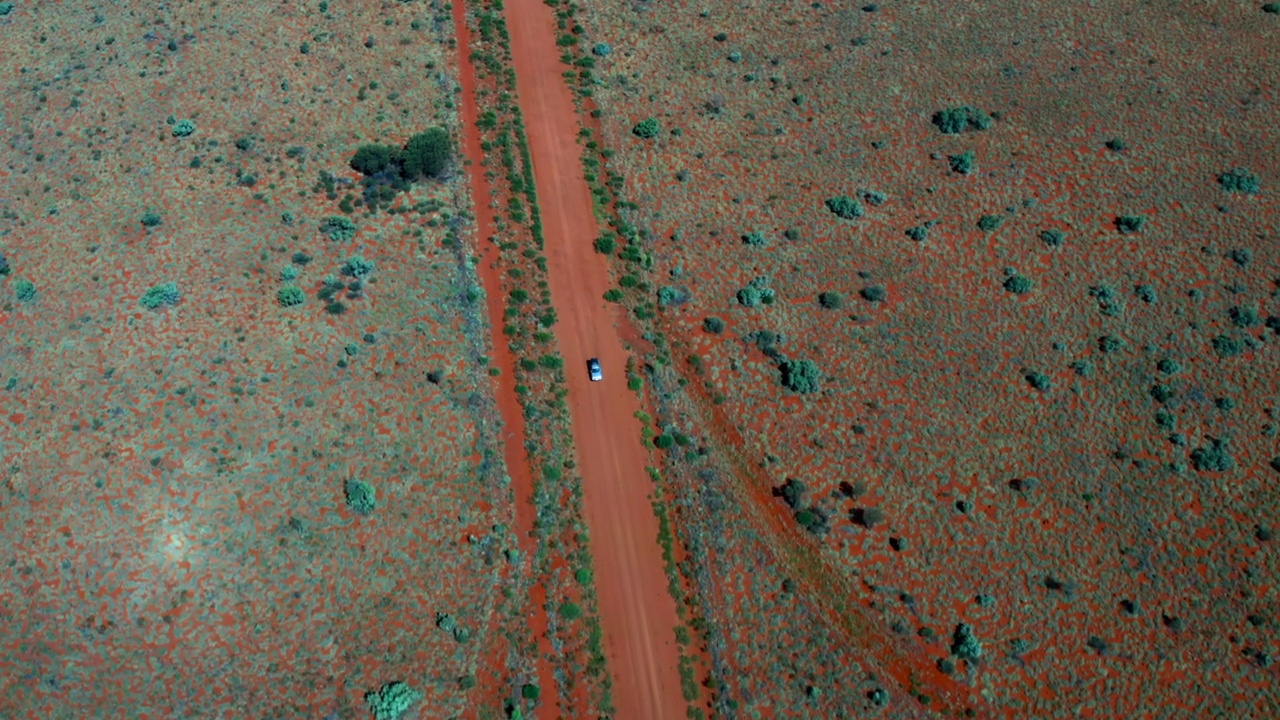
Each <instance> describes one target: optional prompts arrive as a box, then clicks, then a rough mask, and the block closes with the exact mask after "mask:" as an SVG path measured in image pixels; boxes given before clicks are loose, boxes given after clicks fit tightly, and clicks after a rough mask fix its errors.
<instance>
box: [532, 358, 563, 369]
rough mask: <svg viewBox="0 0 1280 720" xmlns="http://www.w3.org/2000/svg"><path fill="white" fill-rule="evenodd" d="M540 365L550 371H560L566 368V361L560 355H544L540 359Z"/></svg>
mask: <svg viewBox="0 0 1280 720" xmlns="http://www.w3.org/2000/svg"><path fill="white" fill-rule="evenodd" d="M538 364H539V365H541V366H542V367H544V368H546V369H548V370H559V369H560V368H562V367H564V359H563V358H561V357H560V356H559V355H543V356H542V357H540V358H538Z"/></svg>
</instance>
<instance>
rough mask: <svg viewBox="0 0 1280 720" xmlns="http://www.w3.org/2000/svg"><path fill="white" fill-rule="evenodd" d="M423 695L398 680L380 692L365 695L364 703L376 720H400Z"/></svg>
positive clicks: (380, 689) (379, 690) (382, 688)
mask: <svg viewBox="0 0 1280 720" xmlns="http://www.w3.org/2000/svg"><path fill="white" fill-rule="evenodd" d="M422 697H423V696H422V693H421V692H420V691H418V690H414V689H412V688H410V687H409V686H408V685H407V684H405V683H403V682H401V681H399V680H397V681H395V682H389V683H387V684H386V685H383V686H382V687H381V688H379V689H378V690H375V691H372V692H368V693H365V696H364V701H365V704H366V705H368V706H369V712H371V713H373V717H374V720H400V718H401V716H403V715H404V714H405V713H406V712H408V711H409V708H411V707H413V706H414V704H415V703H417V702H418V701H419V700H421V699H422Z"/></svg>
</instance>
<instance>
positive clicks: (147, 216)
mask: <svg viewBox="0 0 1280 720" xmlns="http://www.w3.org/2000/svg"><path fill="white" fill-rule="evenodd" d="M160 222H161V220H160V214H159V213H156V212H154V211H152V210H148V211H146V212H144V213H142V226H143V227H149V228H152V227H156V226H157V225H159V224H160Z"/></svg>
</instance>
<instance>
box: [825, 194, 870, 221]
mask: <svg viewBox="0 0 1280 720" xmlns="http://www.w3.org/2000/svg"><path fill="white" fill-rule="evenodd" d="M826 206H827V209H828V210H830V211H831V213H832V214H833V215H835V216H836V217H838V218H842V219H844V220H856V219H858V218H860V217H862V216H863V214H864V213H865V212H866V211H865V210H864V209H863V207H862V203H860V202H858V201H857V200H854V199H853V198H851V197H849V196H847V195H840V196H838V197H833V198H827V201H826Z"/></svg>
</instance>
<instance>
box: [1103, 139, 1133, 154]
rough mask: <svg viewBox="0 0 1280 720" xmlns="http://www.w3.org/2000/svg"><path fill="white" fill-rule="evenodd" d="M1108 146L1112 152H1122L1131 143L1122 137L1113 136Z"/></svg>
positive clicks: (1107, 143)
mask: <svg viewBox="0 0 1280 720" xmlns="http://www.w3.org/2000/svg"><path fill="white" fill-rule="evenodd" d="M1106 146H1107V149H1108V150H1110V151H1111V152H1120V151H1122V150H1124V149H1125V148H1127V147H1129V144H1128V143H1126V142H1125V141H1124V140H1122V139H1120V138H1111V139H1110V140H1108V141H1107V142H1106Z"/></svg>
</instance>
